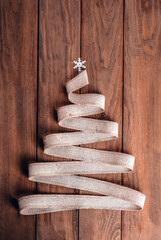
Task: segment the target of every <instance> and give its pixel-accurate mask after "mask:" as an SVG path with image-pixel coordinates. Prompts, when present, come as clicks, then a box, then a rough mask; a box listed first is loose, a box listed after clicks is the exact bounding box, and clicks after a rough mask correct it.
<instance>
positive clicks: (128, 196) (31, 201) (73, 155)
mask: <svg viewBox="0 0 161 240" xmlns="http://www.w3.org/2000/svg"><path fill="white" fill-rule="evenodd" d="M87 84H88V76H87V72H86V70H85V71H82V72H81V73H80V74H79V75H77V76H76V77H75V78H73V79H72V80H70V81H69V82H68V83H67V84H66V90H67V94H68V99H69V100H70V102H72V103H73V104H70V105H67V106H64V107H61V108H59V109H58V124H59V125H60V126H61V127H65V128H69V129H74V130H76V132H66V133H56V134H51V135H48V136H46V137H45V139H44V153H46V154H48V155H51V156H56V157H62V158H67V159H72V160H75V161H66V162H65V161H63V162H46V163H33V164H30V165H29V180H31V181H34V182H40V183H46V184H54V185H59V186H63V187H69V188H74V189H79V190H85V191H91V192H93V193H97V194H101V196H98V195H88V194H87V195H76V194H73V195H69V194H37V195H30V196H25V197H22V198H20V199H19V208H20V213H21V214H24V215H32V214H39V213H48V212H58V211H64V210H73V209H89V208H90V209H113V210H141V209H142V208H143V206H144V201H145V195H144V194H142V193H140V192H138V191H136V190H133V189H130V188H127V187H124V186H120V185H117V184H114V183H110V182H106V181H102V180H97V179H93V178H90V177H86V176H82V175H83V174H107V173H126V172H131V171H132V170H133V166H134V161H135V158H134V157H133V156H131V155H129V154H124V153H119V152H111V151H103V150H96V149H91V148H85V147H80V146H79V145H82V144H87V143H94V142H98V141H107V140H111V139H115V138H117V137H118V124H117V123H116V122H112V121H105V120H96V119H92V118H86V116H90V115H94V114H98V113H102V112H104V109H105V97H104V95H101V94H77V93H74V91H76V90H78V89H80V88H82V87H84V86H85V85H87Z"/></svg>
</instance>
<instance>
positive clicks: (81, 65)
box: [73, 58, 86, 72]
mask: <svg viewBox="0 0 161 240" xmlns="http://www.w3.org/2000/svg"><path fill="white" fill-rule="evenodd" d="M85 62H86V60H83V61H82V60H81V58H78V60H77V61H73V63H74V64H75V66H74V67H73V68H74V69H76V68H78V72H80V71H81V70H82V68H83V69H85V68H86V66H84V63H85Z"/></svg>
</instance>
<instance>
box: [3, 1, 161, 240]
mask: <svg viewBox="0 0 161 240" xmlns="http://www.w3.org/2000/svg"><path fill="white" fill-rule="evenodd" d="M0 18H1V22H0V43H1V44H0V48H1V52H0V66H1V70H0V140H1V144H0V154H1V155H0V239H1V240H12V239H13V240H19V239H20V240H26V239H28V240H31V239H32V240H33V239H38V240H44V239H45V240H50V239H53V240H77V239H79V240H121V239H122V240H134V239H135V240H138V239H141V240H151V239H152V240H159V239H161V204H160V202H161V178H160V177H161V172H160V171H161V168H160V162H161V2H160V1H159V0H125V1H123V0H92V1H91V0H82V1H81V0H1V1H0ZM79 56H81V57H82V58H83V59H86V60H87V71H88V75H89V81H90V85H89V88H86V90H89V92H93V91H94V92H100V93H102V94H104V95H105V96H106V114H105V115H103V116H102V118H104V119H110V120H114V121H117V122H118V123H119V139H118V140H114V141H111V142H110V143H109V142H108V143H107V142H105V143H97V144H91V146H92V147H95V148H100V149H107V150H116V151H124V152H127V153H130V154H133V155H134V156H135V157H136V162H135V166H134V171H133V173H130V174H111V175H108V176H107V175H102V176H97V177H98V178H100V179H104V180H108V181H111V182H115V183H118V184H122V185H125V186H129V187H131V188H134V189H138V190H140V191H141V192H143V193H144V194H146V196H147V199H146V202H145V207H144V210H143V211H141V212H136V213H135V212H129V213H128V212H121V211H106V210H80V211H78V210H75V211H68V212H60V213H52V214H44V215H39V216H20V215H19V213H18V205H17V200H16V199H17V198H18V197H19V196H21V195H26V194H31V193H54V192H56V193H62V192H63V193H75V194H78V193H79V194H81V193H82V191H80V192H78V191H77V190H72V189H67V188H62V187H57V186H51V185H45V184H35V183H32V182H30V181H29V180H28V179H27V168H28V163H30V162H35V161H38V162H39V161H53V160H56V159H52V158H51V157H48V156H46V155H44V154H43V149H42V137H43V136H44V135H46V134H48V133H53V132H61V131H63V129H62V128H60V127H59V126H58V124H57V120H56V109H57V107H59V106H62V105H64V104H66V103H68V100H67V96H66V93H65V91H64V85H65V83H66V82H67V81H68V80H69V79H71V78H72V77H73V76H75V74H76V72H75V71H73V63H72V61H73V60H74V59H77V58H78V57H79ZM83 91H84V90H81V92H83ZM95 177H96V176H95Z"/></svg>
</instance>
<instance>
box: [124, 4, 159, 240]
mask: <svg viewBox="0 0 161 240" xmlns="http://www.w3.org/2000/svg"><path fill="white" fill-rule="evenodd" d="M160 62H161V3H160V2H159V1H137V0H134V1H126V4H125V83H124V86H125V93H124V127H123V129H124V130H123V139H124V140H123V150H124V151H125V152H129V153H132V154H133V155H134V156H135V157H136V162H135V166H134V171H133V173H132V174H124V177H123V182H124V185H127V186H130V187H132V188H135V189H138V190H140V191H141V192H143V193H144V194H146V196H147V198H146V202H145V207H144V210H143V211H141V212H136V213H123V225H122V227H123V228H122V239H128V240H130V239H146V240H150V239H155V240H159V239H160V236H161V228H160V224H161V202H160V196H161V178H160V177H161V175H160V167H161V166H160V158H161V142H160V136H161V124H160V123H161V108H160V106H161V64H160Z"/></svg>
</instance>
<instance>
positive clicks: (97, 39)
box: [79, 0, 123, 240]
mask: <svg viewBox="0 0 161 240" xmlns="http://www.w3.org/2000/svg"><path fill="white" fill-rule="evenodd" d="M122 50H123V2H122V1H114V2H112V1H88V0H85V1H82V38H81V55H82V58H83V59H86V60H87V64H86V65H87V72H88V77H89V86H88V88H86V89H85V90H84V92H99V93H102V94H104V95H105V96H106V108H105V114H103V115H102V117H100V116H98V118H101V119H109V120H113V121H116V122H118V123H119V139H117V140H113V141H110V142H99V143H95V144H90V145H87V146H88V147H91V148H96V149H105V150H113V151H121V148H122V127H121V126H122V81H123V80H122V79H123V78H122V69H123V57H122ZM81 92H83V91H81ZM94 118H95V116H94ZM90 176H91V175H90ZM94 177H95V178H98V177H99V179H103V180H108V181H111V182H115V183H118V184H120V183H121V174H109V175H102V176H100V175H99V176H98V175H95V176H94ZM82 193H83V191H81V194H82ZM79 239H80V240H89V239H94V240H97V239H111V240H113V239H121V211H107V210H80V211H79Z"/></svg>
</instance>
